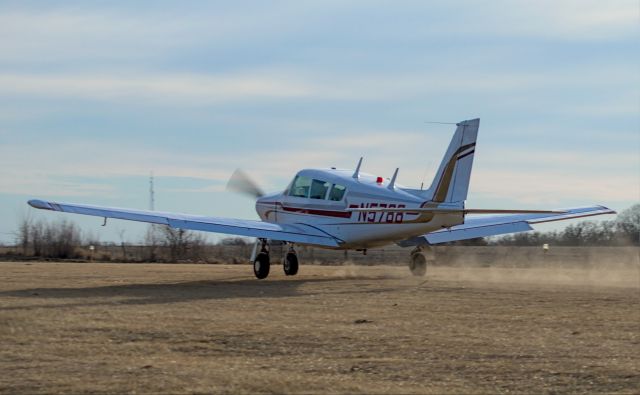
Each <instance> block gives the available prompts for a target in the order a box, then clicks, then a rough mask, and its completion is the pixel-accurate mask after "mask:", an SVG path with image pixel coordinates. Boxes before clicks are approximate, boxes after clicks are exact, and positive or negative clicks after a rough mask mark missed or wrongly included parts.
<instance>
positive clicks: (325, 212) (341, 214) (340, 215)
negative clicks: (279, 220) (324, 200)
mask: <svg viewBox="0 0 640 395" xmlns="http://www.w3.org/2000/svg"><path fill="white" fill-rule="evenodd" d="M262 204H266V205H269V204H273V205H276V206H280V207H281V208H282V211H286V212H291V213H300V214H309V215H319V216H322V217H334V218H351V214H352V213H351V212H350V211H333V210H319V209H313V208H303V207H290V206H285V205H283V204H282V203H280V202H264V203H262Z"/></svg>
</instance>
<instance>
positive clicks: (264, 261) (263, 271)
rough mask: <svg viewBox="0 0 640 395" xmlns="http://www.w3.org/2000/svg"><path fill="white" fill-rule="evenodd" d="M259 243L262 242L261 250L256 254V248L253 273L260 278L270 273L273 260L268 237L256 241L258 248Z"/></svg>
mask: <svg viewBox="0 0 640 395" xmlns="http://www.w3.org/2000/svg"><path fill="white" fill-rule="evenodd" d="M258 243H260V244H261V246H260V252H259V253H258V254H257V255H256V254H255V252H256V251H255V249H254V254H253V255H254V258H253V274H255V275H256V277H257V278H258V279H260V280H262V279H264V278H267V276H268V275H269V269H270V267H271V262H270V259H269V243H267V240H266V239H260V240H259V241H257V242H256V249H257V247H258Z"/></svg>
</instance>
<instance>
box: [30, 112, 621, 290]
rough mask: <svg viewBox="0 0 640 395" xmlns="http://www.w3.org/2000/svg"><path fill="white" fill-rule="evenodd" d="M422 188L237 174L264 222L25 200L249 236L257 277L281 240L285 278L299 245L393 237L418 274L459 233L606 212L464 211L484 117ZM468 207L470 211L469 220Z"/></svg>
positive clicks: (353, 245) (333, 175) (334, 245)
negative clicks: (273, 183)
mask: <svg viewBox="0 0 640 395" xmlns="http://www.w3.org/2000/svg"><path fill="white" fill-rule="evenodd" d="M456 126H457V128H456V131H455V134H454V135H453V138H452V139H451V143H450V144H449V148H448V149H447V151H446V154H445V155H444V158H443V159H442V163H441V164H440V167H439V168H438V171H437V173H436V175H435V178H434V180H433V182H432V184H431V186H430V187H429V188H428V189H412V188H406V187H404V186H401V185H399V184H397V183H396V179H397V178H398V169H396V170H395V172H394V173H393V176H392V177H391V179H390V180H389V179H384V178H382V177H375V176H372V175H369V174H365V173H362V172H361V171H360V168H361V166H362V158H360V161H359V162H358V165H357V167H356V169H355V170H342V169H336V168H330V169H305V170H301V171H299V172H298V173H297V174H296V176H295V177H294V178H293V181H291V183H290V184H289V186H287V187H286V188H285V189H284V190H283V191H280V192H277V193H274V194H270V195H265V194H264V193H263V192H262V191H261V189H260V188H259V187H258V186H257V185H256V184H255V183H253V182H252V181H251V180H250V179H249V178H248V177H247V176H246V175H245V174H244V173H243V172H242V171H239V170H236V172H235V173H234V174H233V176H232V177H231V179H230V180H229V184H228V187H229V188H230V189H233V190H235V191H239V192H243V193H247V194H250V195H252V196H254V197H255V198H256V199H257V201H256V211H257V212H258V215H259V216H260V219H261V220H260V221H256V220H244V219H230V218H219V217H208V216H196V215H187V214H176V213H167V212H157V211H146V210H135V209H123V208H112V207H101V206H92V205H84V204H72V203H58V202H51V201H43V200H30V201H29V202H28V203H29V205H31V206H32V207H35V208H37V209H43V210H52V211H62V212H66V213H74V214H83V215H92V216H97V217H104V220H105V224H106V220H107V218H116V219H122V220H130V221H139V222H148V223H152V224H162V225H167V226H170V227H172V228H180V229H189V230H195V231H204V232H214V233H226V234H232V235H239V236H248V237H255V238H256V243H255V245H254V248H253V252H252V256H251V262H252V263H253V272H254V274H255V276H256V277H257V278H258V279H264V278H266V277H267V276H268V275H269V269H270V255H269V251H270V248H269V247H270V243H273V242H283V243H285V244H287V245H288V252H287V253H286V254H285V256H284V259H283V267H284V272H285V274H286V275H295V274H297V272H298V257H297V254H296V251H295V248H294V247H295V245H305V246H313V247H320V248H329V249H341V250H346V249H352V250H359V251H363V252H364V253H366V250H367V249H368V248H374V247H381V246H384V245H388V244H392V243H396V244H398V245H400V246H403V247H414V249H413V250H412V252H411V255H410V259H409V268H410V270H411V273H413V274H414V275H417V276H423V275H424V274H425V273H426V269H427V263H428V262H433V260H434V254H433V248H432V246H433V245H435V244H439V243H446V242H452V241H458V240H466V239H472V238H478V237H486V236H494V235H501V234H507V233H515V232H524V231H529V230H532V229H533V228H532V227H531V225H532V224H538V223H543V222H551V221H559V220H565V219H571V218H580V217H588V216H594V215H602V214H615V211H613V210H611V209H609V208H607V207H604V206H589V207H577V208H568V209H561V210H489V209H469V208H465V200H466V199H467V191H468V189H469V179H470V176H471V168H472V165H473V158H474V153H475V147H476V139H477V137H478V129H479V126H480V119H472V120H467V121H462V122H460V123H457V124H456ZM468 214H472V215H473V214H476V215H475V216H472V217H467V215H468Z"/></svg>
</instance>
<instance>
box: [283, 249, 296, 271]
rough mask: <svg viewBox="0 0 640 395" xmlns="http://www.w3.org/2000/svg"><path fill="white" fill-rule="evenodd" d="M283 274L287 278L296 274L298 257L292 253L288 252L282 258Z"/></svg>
mask: <svg viewBox="0 0 640 395" xmlns="http://www.w3.org/2000/svg"><path fill="white" fill-rule="evenodd" d="M282 266H283V268H284V274H286V275H287V276H295V275H296V274H298V266H299V265H298V256H297V255H296V254H295V253H294V252H289V253H288V254H287V256H285V258H284V264H283V265H282Z"/></svg>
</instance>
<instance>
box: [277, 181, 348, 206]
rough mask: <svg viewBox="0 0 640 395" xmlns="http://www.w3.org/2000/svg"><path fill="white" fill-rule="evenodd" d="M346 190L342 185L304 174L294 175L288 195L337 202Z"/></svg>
mask: <svg viewBox="0 0 640 395" xmlns="http://www.w3.org/2000/svg"><path fill="white" fill-rule="evenodd" d="M346 192H347V188H345V187H344V186H342V185H338V184H332V183H330V182H327V181H322V180H316V179H312V178H309V177H305V176H296V178H295V179H294V180H293V182H292V183H291V187H290V188H289V193H288V194H289V196H295V197H301V198H307V199H319V200H320V199H321V200H327V199H328V200H331V201H334V202H339V201H341V200H342V198H343V197H344V195H345V193H346Z"/></svg>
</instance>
